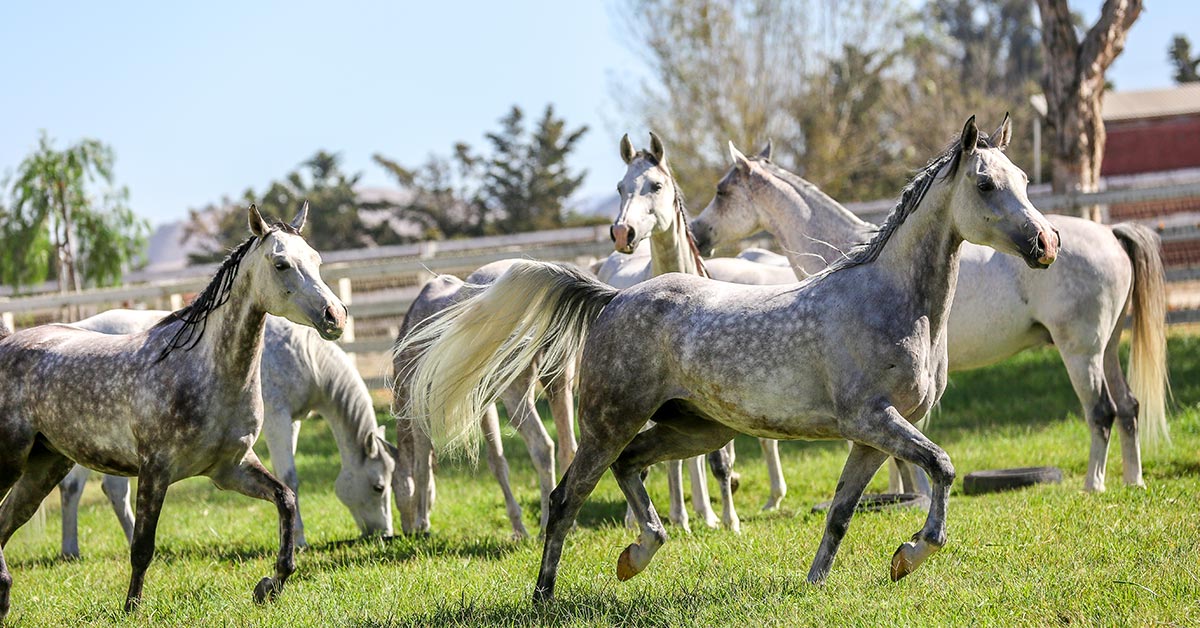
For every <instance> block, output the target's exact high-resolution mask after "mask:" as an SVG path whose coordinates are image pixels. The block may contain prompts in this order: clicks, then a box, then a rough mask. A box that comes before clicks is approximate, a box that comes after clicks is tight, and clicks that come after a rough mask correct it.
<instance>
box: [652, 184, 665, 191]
mask: <svg viewBox="0 0 1200 628" xmlns="http://www.w3.org/2000/svg"><path fill="white" fill-rule="evenodd" d="M650 191H652V192H661V191H662V184H661V183H655V184H654V185H651V186H650Z"/></svg>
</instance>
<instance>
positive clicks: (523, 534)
mask: <svg viewBox="0 0 1200 628" xmlns="http://www.w3.org/2000/svg"><path fill="white" fill-rule="evenodd" d="M482 427H483V442H484V449H485V450H486V451H487V464H488V469H489V470H490V471H491V472H492V476H493V477H495V478H496V482H497V483H498V484H499V485H500V492H501V493H503V494H504V509H505V512H507V513H508V522H509V524H510V525H511V526H512V530H513V538H515V539H517V540H521V539H526V538H529V531H527V530H526V529H525V523H524V522H522V521H521V505H520V504H518V503H517V498H516V497H515V496H514V495H513V492H512V485H511V484H509V481H508V460H506V459H505V458H504V443H502V442H501V441H500V417H499V416H498V414H497V412H496V406H495V404H492V405H490V406H488V409H487V412H485V413H484V415H483V421H482Z"/></svg>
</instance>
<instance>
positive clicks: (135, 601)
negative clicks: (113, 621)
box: [121, 597, 142, 613]
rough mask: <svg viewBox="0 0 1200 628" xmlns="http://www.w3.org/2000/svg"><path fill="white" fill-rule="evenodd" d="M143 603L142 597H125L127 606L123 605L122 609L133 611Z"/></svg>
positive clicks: (127, 611) (128, 611)
mask: <svg viewBox="0 0 1200 628" xmlns="http://www.w3.org/2000/svg"><path fill="white" fill-rule="evenodd" d="M141 603H142V599H141V598H137V597H127V598H125V606H123V607H122V608H121V610H123V611H125V612H126V613H132V612H133V611H136V610H137V608H138V606H139V605H141Z"/></svg>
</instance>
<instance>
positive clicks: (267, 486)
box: [138, 450, 296, 604]
mask: <svg viewBox="0 0 1200 628" xmlns="http://www.w3.org/2000/svg"><path fill="white" fill-rule="evenodd" d="M139 480H140V478H139ZM212 480H213V483H214V484H216V485H217V487H218V488H221V489H224V490H232V491H237V492H239V493H241V494H243V495H245V496H247V497H254V498H257V499H261V500H264V501H269V502H274V503H275V508H276V509H277V510H278V511H279V555H278V556H277V557H276V559H275V577H274V578H271V577H264V578H263V579H262V580H260V581H259V582H258V585H257V586H255V587H254V601H255V602H256V603H259V604H261V603H263V602H266V601H267V600H274V599H275V598H276V597H278V595H279V592H280V591H282V590H283V584H284V582H286V581H287V579H288V576H290V575H292V573H293V572H295V571H296V494H295V493H293V492H292V489H290V488H288V486H287V485H286V484H284V483H283V482H280V481H279V480H277V479H276V478H275V476H273V475H271V474H270V473H269V472H268V471H267V470H266V468H265V467H263V466H262V463H261V462H259V460H258V456H256V455H254V450H250V451H247V452H246V456H245V457H244V458H243V459H242V462H241V463H239V464H238V465H236V466H229V467H225V468H224V469H221V470H220V471H219V472H217V473H215V474H214V475H212ZM138 502H139V503H138V508H139V510H140V509H141V491H140V487H139V491H138ZM141 520H142V518H141V513H140V512H139V513H138V524H139V525H140V524H141Z"/></svg>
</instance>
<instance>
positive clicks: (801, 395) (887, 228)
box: [398, 117, 1060, 600]
mask: <svg viewBox="0 0 1200 628" xmlns="http://www.w3.org/2000/svg"><path fill="white" fill-rule="evenodd" d="M1010 133H1011V126H1010V125H1009V124H1008V121H1007V119H1006V120H1005V123H1004V124H1002V125H1001V127H1000V128H999V129H997V130H996V132H995V133H993V134H992V136H991V137H990V138H985V137H982V136H981V135H980V134H979V131H978V129H977V127H976V126H975V118H974V117H972V118H971V119H970V120H968V121H967V123H966V125H965V126H964V127H963V130H962V133H961V135H960V137H959V139H958V140H957V141H955V142H954V143H953V144H952V145H951V146H950V147H949V148H948V149H947V150H946V151H945V152H943V153H942V154H941V155H939V156H937V157H936V158H934V159H933V161H931V162H930V163H929V165H928V166H926V167H925V168H924V169H922V170H921V171H920V172H919V173H918V174H917V176H916V177H915V178H914V179H913V181H912V182H911V183H910V184H909V185H908V187H906V188H905V190H904V192H903V194H902V196H901V199H900V201H899V202H898V203H897V205H896V208H895V209H894V210H893V211H892V213H891V215H890V216H889V218H888V220H887V222H886V223H885V224H884V225H883V227H882V228H881V229H880V231H879V233H878V235H876V236H875V237H874V238H873V239H872V240H871V241H870V242H869V243H868V244H867V245H865V246H863V247H861V248H859V249H857V250H856V251H854V252H852V253H851V254H850V255H849V256H848V257H846V258H845V259H843V260H842V261H840V262H837V263H835V264H833V265H832V266H831V267H829V268H828V269H826V270H825V271H822V272H821V273H819V274H817V275H815V276H814V277H812V278H810V279H808V280H806V281H804V282H801V283H799V284H792V285H786V286H745V285H739V284H729V283H724V282H718V281H712V280H709V279H704V278H700V277H693V276H689V275H683V274H677V273H670V274H667V275H663V276H661V277H656V278H654V279H652V280H650V281H647V282H645V283H642V284H639V285H638V286H635V287H633V288H629V289H627V290H624V291H617V290H615V289H613V288H611V287H609V286H607V285H604V284H602V283H600V282H599V281H596V280H594V279H591V278H590V277H588V276H587V275H584V274H582V273H579V272H577V271H574V270H572V269H570V268H567V267H564V266H559V265H554V264H546V263H538V262H523V263H520V264H515V265H514V266H513V267H512V268H511V269H510V270H509V271H508V272H507V273H505V275H504V276H502V277H501V278H500V279H498V280H497V281H496V282H495V283H494V284H492V286H491V287H490V288H488V289H486V290H484V291H483V292H481V293H479V294H478V295H476V296H474V297H471V298H470V299H467V300H465V301H462V302H460V303H458V304H456V305H455V306H453V307H452V308H450V309H448V310H446V311H445V312H444V313H443V315H442V316H440V317H439V318H438V319H437V320H436V321H433V322H432V323H431V324H430V325H428V326H426V327H424V328H421V329H418V330H416V331H415V332H414V333H412V334H410V335H409V336H408V337H406V338H405V339H404V341H403V342H402V343H401V344H400V345H399V346H398V349H399V350H401V351H404V350H416V351H419V355H420V357H419V359H418V361H417V362H416V363H415V364H413V365H412V373H411V377H410V378H409V382H410V388H409V395H410V398H409V401H410V409H409V416H411V417H413V418H414V420H416V421H418V422H419V424H420V426H421V427H422V428H423V429H428V430H429V432H430V434H431V437H432V439H433V441H434V442H435V443H438V444H439V445H440V446H443V447H448V448H453V447H455V446H461V445H463V444H469V443H470V442H471V439H472V438H473V437H475V434H474V431H473V429H472V428H473V427H474V425H477V424H478V421H479V417H480V416H482V414H483V413H484V411H485V409H486V407H487V405H488V404H489V403H491V402H492V401H493V400H494V399H495V398H496V396H497V395H498V394H499V392H500V391H501V390H503V388H504V387H506V386H508V385H509V384H510V383H511V382H512V381H513V380H514V379H515V378H516V377H517V375H518V374H519V373H520V372H521V371H522V370H524V369H525V368H527V367H528V365H529V363H530V362H531V361H532V360H533V359H534V357H535V356H540V359H541V360H542V368H543V369H544V372H546V373H553V372H554V371H555V370H557V369H561V368H562V365H563V364H565V363H566V362H569V361H570V360H572V359H573V358H574V356H575V355H576V353H577V351H579V349H580V347H581V346H582V348H583V349H582V350H583V355H582V359H581V362H580V364H581V366H580V373H579V382H580V389H579V395H580V404H581V405H580V427H581V438H580V442H579V450H578V452H577V454H576V457H575V461H574V462H573V463H572V464H571V467H570V468H569V469H567V471H566V473H565V474H564V475H563V479H562V482H561V483H560V484H559V486H558V487H557V488H555V489H554V494H553V495H552V498H551V513H550V520H549V522H548V524H547V528H546V531H545V533H546V540H545V547H544V550H543V554H542V565H541V569H540V572H539V575H538V581H537V586H536V589H535V591H534V599H535V600H547V599H549V598H551V597H553V594H554V584H555V580H556V578H557V572H558V563H559V558H560V556H561V553H562V546H563V540H564V538H565V536H566V534H567V532H568V531H569V530H570V528H571V526H572V525H573V523H574V521H575V517H576V515H577V513H578V512H579V509H580V507H581V506H582V505H583V502H584V501H585V500H586V499H587V496H588V495H589V494H590V493H591V492H592V490H593V489H594V488H595V486H596V483H597V482H598V481H599V480H600V477H601V476H602V475H603V473H604V471H605V470H606V469H609V468H611V469H612V471H613V475H614V476H616V479H617V483H618V484H619V485H620V487H621V490H622V492H623V493H624V494H625V497H626V499H627V500H628V501H629V503H631V504H633V506H634V508H635V510H636V511H637V514H638V519H639V520H640V521H641V523H642V532H641V534H640V536H639V539H638V542H637V543H634V544H632V545H630V546H629V547H628V548H626V550H625V551H624V552H623V553H622V554H621V557H620V559H619V560H618V562H617V576H618V578H620V579H622V580H624V579H628V578H630V577H633V576H634V575H636V574H637V573H639V572H641V571H642V570H643V569H645V568H646V567H647V566H648V565H649V563H650V560H651V558H652V557H653V555H654V553H655V552H656V551H657V550H658V548H659V547H661V545H662V544H663V542H664V541H665V540H666V531H665V529H664V528H663V526H662V523H661V521H659V518H658V514H657V513H656V512H655V510H654V507H653V505H652V504H651V503H650V500H649V497H648V496H647V495H646V490H645V487H644V486H643V484H642V478H641V474H642V471H643V470H644V469H645V468H646V466H647V465H649V464H653V463H655V462H658V461H661V460H670V459H675V458H681V457H686V456H690V455H696V454H699V453H703V452H706V451H711V450H713V449H715V448H717V447H720V446H722V445H724V444H725V443H727V442H729V440H730V439H731V438H732V437H733V436H734V435H735V434H737V433H739V432H740V433H746V434H751V435H754V436H758V437H766V438H777V439H798V438H800V439H848V440H851V441H853V443H854V444H853V446H852V448H851V452H850V456H849V459H848V460H847V462H846V466H845V469H844V470H843V472H842V477H841V479H840V480H839V482H838V488H837V494H836V496H835V497H834V502H833V505H832V507H831V508H830V510H829V513H828V515H827V518H826V526H825V534H824V536H823V538H822V539H821V544H820V546H819V548H818V550H817V554H816V557H815V558H814V560H813V564H812V567H811V568H810V570H809V572H808V579H809V581H811V582H821V581H823V580H824V579H825V578H826V576H827V575H828V573H829V570H830V567H831V566H832V564H833V559H834V556H835V554H836V552H837V549H838V546H839V544H840V543H841V540H842V537H843V535H844V534H845V532H846V529H847V526H848V524H849V521H850V518H851V517H852V515H853V514H854V509H855V506H856V505H857V503H858V500H859V497H860V496H861V495H862V492H863V489H864V488H865V487H866V484H867V482H868V481H869V480H870V478H871V477H872V476H873V475H874V474H875V472H876V471H877V470H878V469H879V467H880V466H881V465H882V464H883V461H884V460H885V459H886V458H887V457H888V456H894V457H897V458H900V459H902V460H906V461H909V462H911V463H913V464H916V465H918V466H920V467H921V468H923V469H924V470H925V471H926V472H927V473H928V474H929V476H930V478H931V479H932V482H933V495H932V498H931V506H930V510H929V514H928V516H927V519H926V522H925V525H924V527H923V528H922V529H921V530H920V531H919V532H917V534H916V535H914V537H913V538H912V540H911V541H908V542H905V543H903V544H902V545H901V546H900V548H899V549H898V550H897V551H896V553H895V555H894V556H893V557H892V561H891V563H892V564H891V577H892V579H893V580H897V579H899V578H902V577H904V576H906V575H908V574H909V573H911V572H912V571H913V570H915V569H916V568H917V567H918V566H919V565H920V564H921V563H922V562H923V561H924V560H925V559H927V558H928V557H929V556H930V555H931V554H933V553H934V552H935V551H937V550H938V549H939V548H940V547H942V546H943V545H944V544H945V542H946V529H945V525H946V507H947V502H948V498H949V495H950V486H951V483H952V482H953V480H954V467H953V465H952V464H951V462H950V458H949V456H947V455H946V453H945V452H944V451H943V450H942V449H941V448H939V447H938V446H937V445H935V444H934V443H933V442H932V441H930V440H929V439H928V438H927V437H926V436H925V435H924V434H922V433H921V432H920V431H919V430H917V429H916V427H914V425H913V422H914V421H918V420H920V419H921V418H923V417H924V416H925V414H926V413H927V412H928V411H929V409H930V408H931V407H933V405H934V404H935V403H937V400H938V398H939V397H940V396H941V394H942V392H943V390H944V389H945V385H946V363H947V359H946V319H947V316H948V313H949V309H950V301H951V299H952V297H953V295H954V288H955V285H956V283H957V280H958V259H959V249H960V245H961V243H962V241H963V240H964V239H965V240H970V241H973V242H976V243H978V244H983V245H987V246H991V247H994V248H996V249H997V250H999V251H1002V252H1004V253H1007V254H1011V255H1014V256H1018V257H1020V258H1021V259H1023V260H1024V261H1025V263H1027V264H1028V265H1029V266H1031V267H1037V268H1044V267H1048V266H1049V265H1050V264H1051V263H1052V262H1053V261H1054V259H1055V256H1056V252H1057V250H1058V247H1059V244H1060V243H1059V238H1058V235H1057V234H1056V233H1055V232H1054V228H1053V227H1052V226H1051V225H1050V223H1049V222H1048V221H1047V220H1046V219H1045V217H1043V216H1042V215H1041V214H1040V213H1038V211H1037V210H1036V209H1034V208H1033V206H1032V205H1031V204H1030V203H1029V200H1028V198H1027V196H1026V193H1025V188H1026V177H1025V174H1024V173H1023V172H1021V170H1020V169H1018V168H1017V167H1016V166H1015V165H1013V163H1012V162H1011V161H1009V160H1008V158H1007V157H1006V156H1005V155H1004V153H1003V152H1002V151H1001V149H1002V148H1003V147H1004V146H1005V145H1006V144H1007V143H1008V139H1009V137H1010ZM861 139H862V140H863V141H865V140H866V138H861ZM649 420H653V421H654V422H655V426H654V427H653V428H651V429H649V430H646V431H642V427H643V426H644V425H645V424H646V422H647V421H649Z"/></svg>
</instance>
